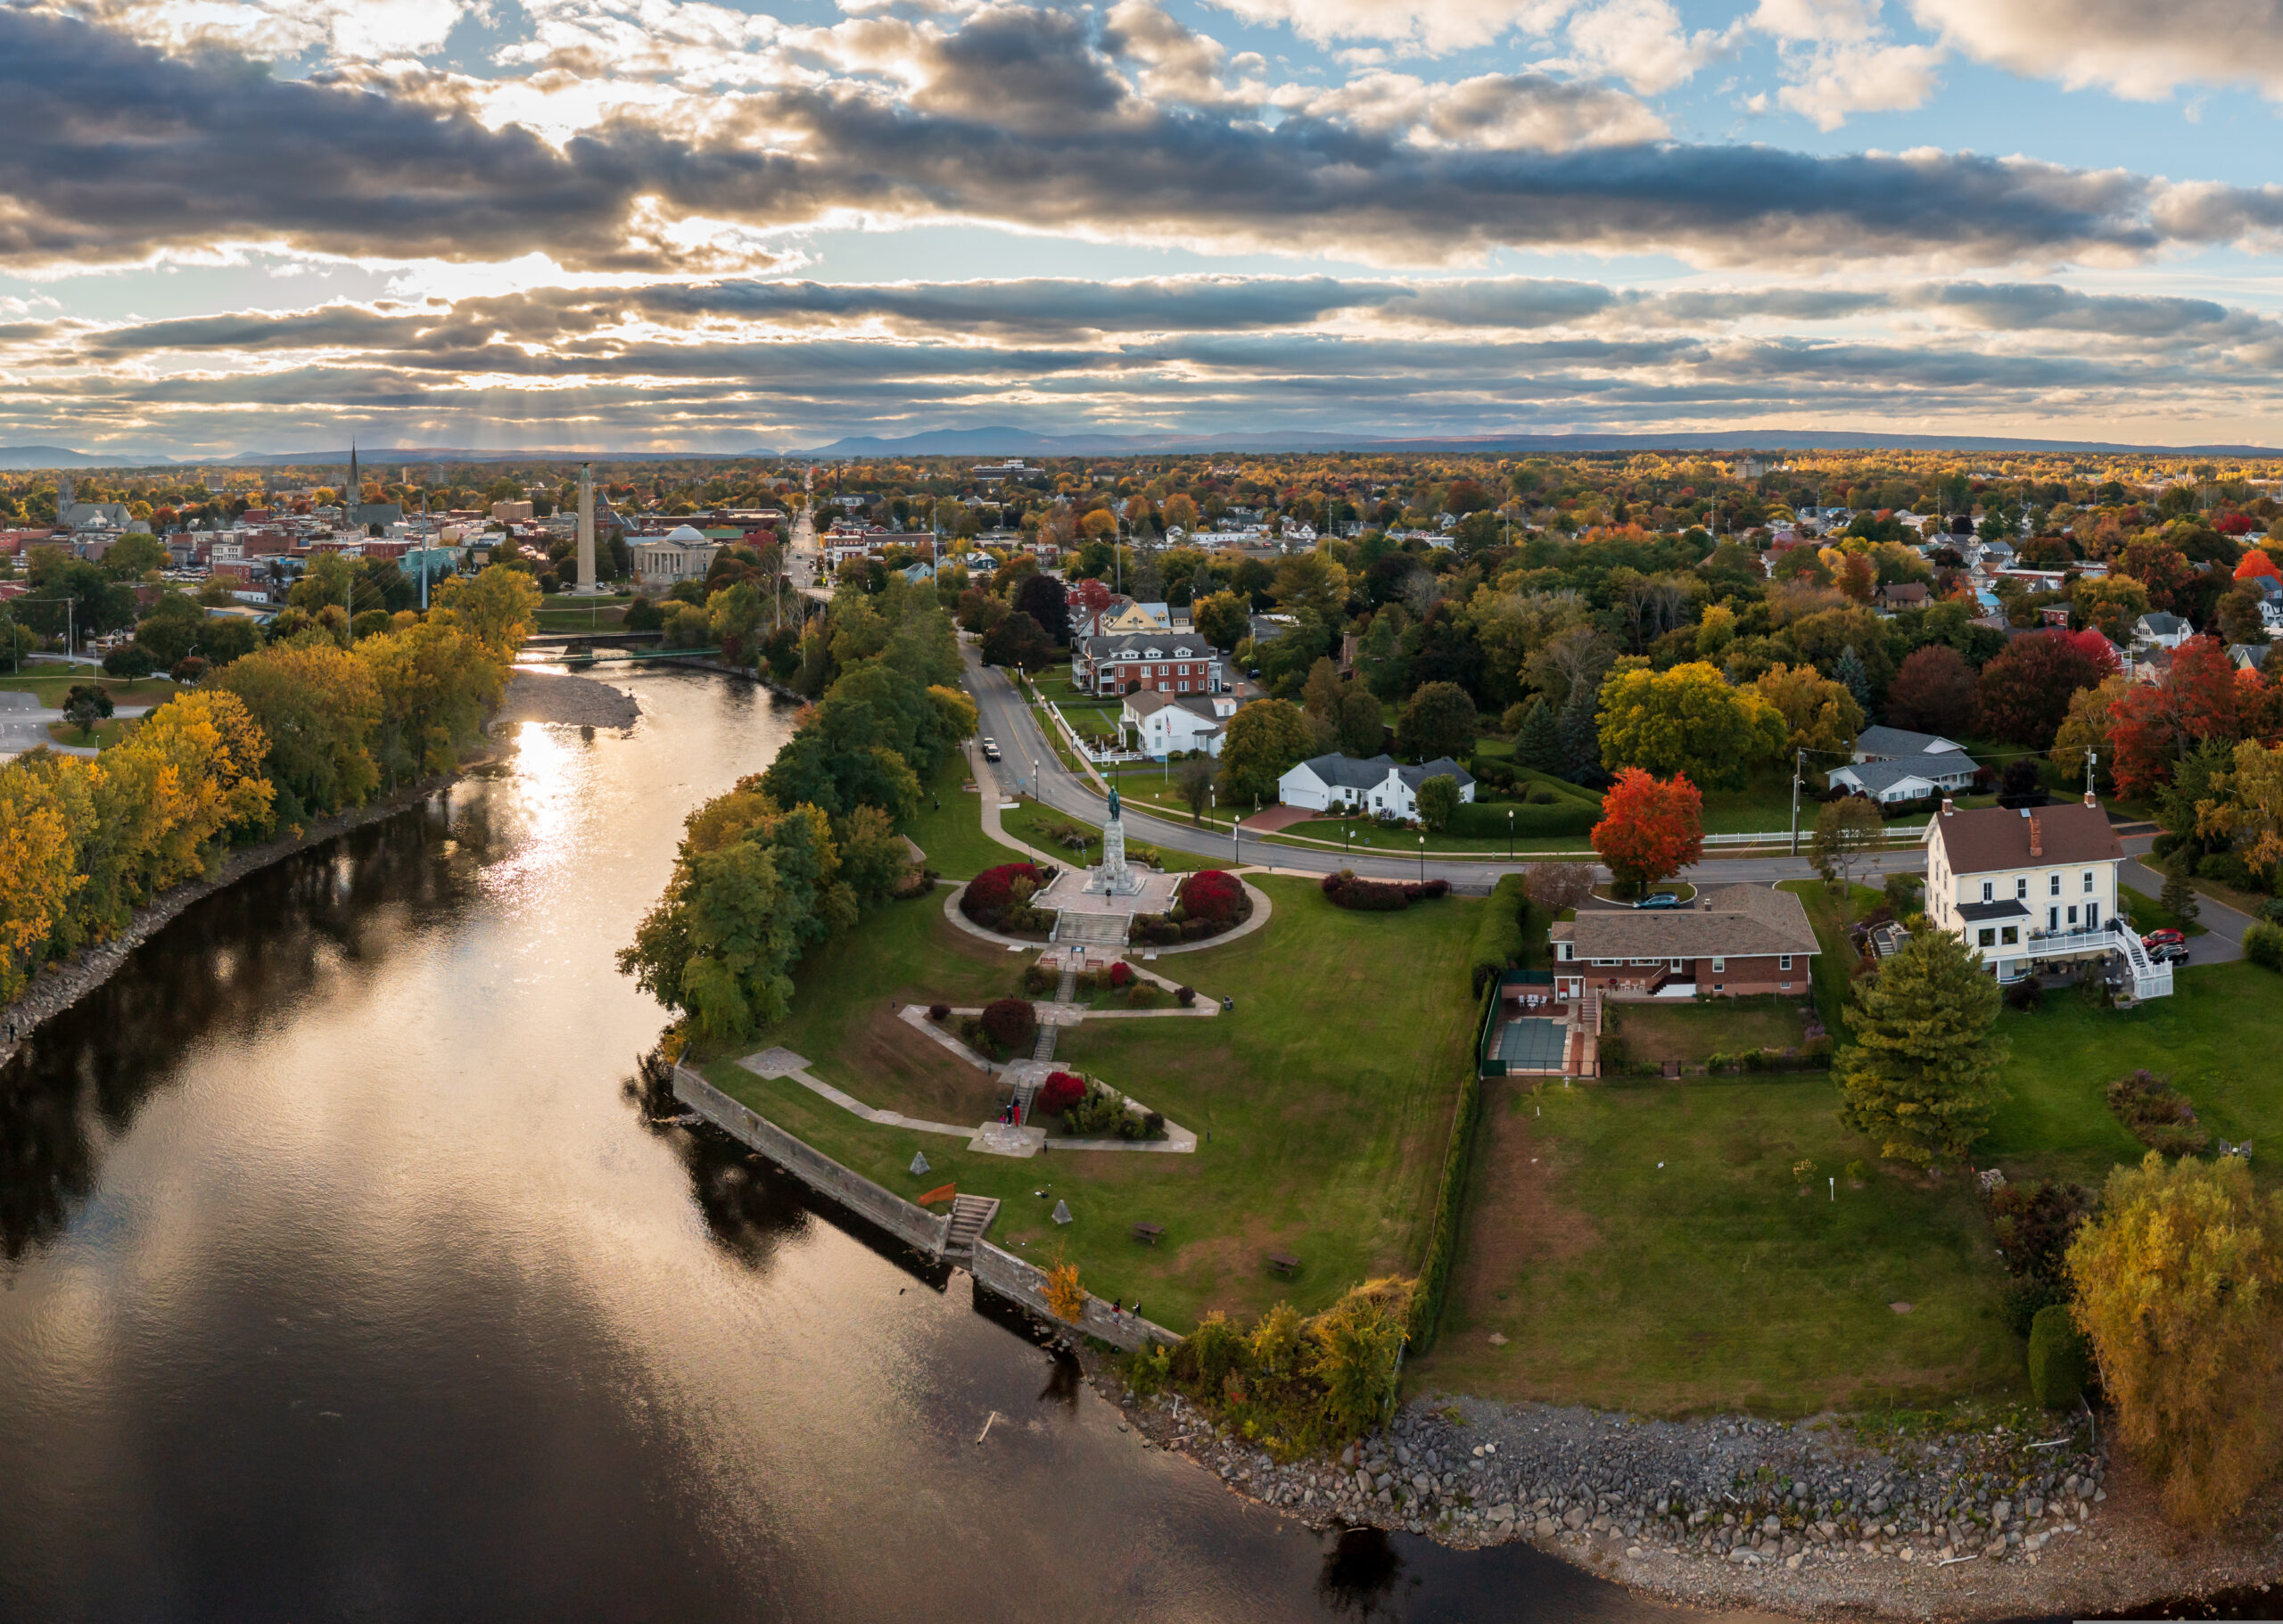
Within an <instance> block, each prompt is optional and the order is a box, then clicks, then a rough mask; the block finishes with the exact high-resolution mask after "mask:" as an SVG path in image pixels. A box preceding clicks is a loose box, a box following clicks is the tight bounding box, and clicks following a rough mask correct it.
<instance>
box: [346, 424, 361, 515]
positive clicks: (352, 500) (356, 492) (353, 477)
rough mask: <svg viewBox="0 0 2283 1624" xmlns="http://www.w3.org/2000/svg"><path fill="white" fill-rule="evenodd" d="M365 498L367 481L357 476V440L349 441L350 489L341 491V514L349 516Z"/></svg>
mask: <svg viewBox="0 0 2283 1624" xmlns="http://www.w3.org/2000/svg"><path fill="white" fill-rule="evenodd" d="M364 499H365V483H364V482H363V481H362V480H360V479H359V478H358V477H357V442H356V441H353V440H352V441H350V442H349V489H348V490H344V491H342V493H341V515H342V517H343V518H347V517H348V516H349V514H350V510H351V509H353V508H354V507H357V505H358V504H359V503H360V502H362V501H363V500H364Z"/></svg>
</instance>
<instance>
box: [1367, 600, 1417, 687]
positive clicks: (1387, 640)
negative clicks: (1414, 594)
mask: <svg viewBox="0 0 2283 1624" xmlns="http://www.w3.org/2000/svg"><path fill="white" fill-rule="evenodd" d="M1409 665H1410V662H1409V661H1408V660H1407V659H1406V658H1405V655H1404V652H1403V624H1402V620H1401V617H1400V616H1399V615H1398V614H1397V612H1396V611H1395V609H1394V608H1393V607H1392V606H1390V607H1388V608H1383V609H1381V611H1380V612H1379V613H1378V614H1374V615H1373V616H1372V627H1371V630H1370V631H1366V632H1365V633H1364V640H1363V644H1362V646H1361V647H1359V648H1358V649H1357V651H1356V672H1357V673H1358V674H1359V675H1360V676H1362V678H1363V679H1364V687H1365V688H1369V689H1370V690H1371V691H1372V693H1373V694H1376V695H1377V696H1378V697H1381V699H1394V698H1397V697H1400V696H1401V695H1402V693H1403V685H1404V679H1405V672H1406V671H1407V670H1408V668H1409Z"/></svg>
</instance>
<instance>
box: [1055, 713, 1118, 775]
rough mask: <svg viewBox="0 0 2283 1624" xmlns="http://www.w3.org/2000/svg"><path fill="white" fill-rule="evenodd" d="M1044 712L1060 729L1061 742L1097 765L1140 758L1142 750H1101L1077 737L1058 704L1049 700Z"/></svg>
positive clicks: (1075, 730) (1076, 731)
mask: <svg viewBox="0 0 2283 1624" xmlns="http://www.w3.org/2000/svg"><path fill="white" fill-rule="evenodd" d="M1046 713H1047V714H1048V715H1050V716H1051V717H1053V718H1054V725H1055V726H1056V728H1058V729H1059V730H1060V731H1061V734H1062V738H1063V742H1064V743H1066V744H1067V745H1068V746H1070V747H1071V748H1072V749H1073V750H1075V751H1076V752H1077V753H1078V754H1080V755H1083V756H1084V757H1085V758H1086V759H1087V760H1088V761H1090V762H1092V763H1093V764H1094V765H1095V766H1097V767H1107V766H1110V765H1112V764H1114V763H1121V762H1138V761H1140V760H1142V752H1140V751H1139V750H1102V749H1097V748H1096V747H1095V746H1092V745H1091V744H1088V743H1087V742H1086V741H1085V740H1084V739H1083V738H1079V737H1078V730H1077V729H1076V728H1074V727H1072V726H1071V725H1070V719H1069V718H1068V717H1067V716H1065V715H1064V714H1063V713H1062V707H1061V706H1060V705H1055V704H1052V703H1051V702H1049V703H1048V704H1047V705H1046Z"/></svg>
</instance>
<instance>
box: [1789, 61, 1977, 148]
mask: <svg viewBox="0 0 2283 1624" xmlns="http://www.w3.org/2000/svg"><path fill="white" fill-rule="evenodd" d="M1941 62H1942V52H1941V50H1940V49H1938V48H1937V47H1935V46H1933V45H1821V46H1818V47H1817V49H1816V50H1815V51H1813V52H1812V53H1810V54H1807V55H1805V56H1803V57H1800V58H1793V59H1789V60H1787V62H1786V64H1785V65H1786V68H1787V70H1789V71H1790V72H1791V73H1792V74H1793V77H1794V81H1795V82H1793V83H1792V84H1789V85H1786V86H1784V87H1783V88H1782V89H1781V90H1779V91H1777V92H1776V100H1777V101H1778V102H1780V103H1783V104H1784V106H1785V107H1787V108H1789V109H1791V110H1792V111H1793V112H1796V113H1799V114H1800V115H1801V116H1802V117H1804V118H1807V119H1810V120H1814V122H1815V125H1816V127H1817V128H1818V129H1826V130H1831V129H1837V128H1839V127H1840V126H1841V125H1842V124H1844V123H1846V122H1847V120H1848V118H1849V117H1850V115H1851V114H1854V113H1859V112H1907V111H1909V110H1910V109H1912V108H1914V107H1923V106H1924V105H1925V104H1926V99H1927V98H1928V97H1929V96H1931V95H1933V94H1934V91H1935V88H1936V87H1937V86H1938V85H1939V84H1940V82H1941V81H1940V80H1938V79H1937V78H1935V75H1934V70H1935V69H1936V68H1938V67H1940V66H1941Z"/></svg>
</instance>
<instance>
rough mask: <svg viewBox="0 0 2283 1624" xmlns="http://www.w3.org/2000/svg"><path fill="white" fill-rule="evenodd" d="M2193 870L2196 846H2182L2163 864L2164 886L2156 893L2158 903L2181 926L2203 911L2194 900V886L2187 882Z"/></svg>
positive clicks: (2200, 905)
mask: <svg viewBox="0 0 2283 1624" xmlns="http://www.w3.org/2000/svg"><path fill="white" fill-rule="evenodd" d="M2195 872H2196V847H2195V846H2193V845H2186V846H2182V847H2181V848H2180V850H2179V851H2177V852H2175V853H2172V861H2170V862H2168V863H2166V864H2165V865H2164V888H2163V890H2162V891H2160V892H2158V893H2157V894H2156V901H2157V903H2158V904H2159V905H2160V906H2162V907H2163V911H2165V912H2166V913H2169V914H2171V915H2172V918H2174V919H2178V920H2179V921H2180V924H2181V925H2182V926H2183V927H2185V926H2187V925H2188V924H2189V923H2190V922H2191V921H2192V920H2194V919H2195V918H2196V915H2197V914H2199V913H2201V912H2202V911H2204V910H2203V905H2202V904H2201V903H2198V902H2197V901H2196V887H2195V886H2191V885H2189V884H2188V876H2189V875H2191V874H2193V873H2195Z"/></svg>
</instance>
